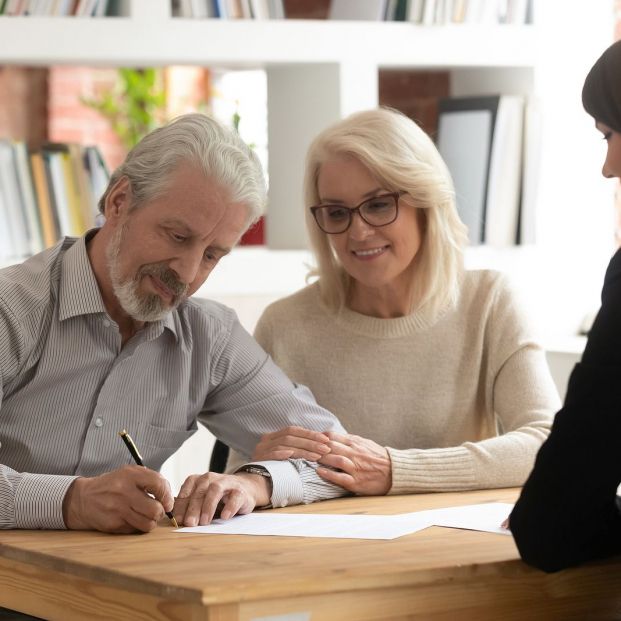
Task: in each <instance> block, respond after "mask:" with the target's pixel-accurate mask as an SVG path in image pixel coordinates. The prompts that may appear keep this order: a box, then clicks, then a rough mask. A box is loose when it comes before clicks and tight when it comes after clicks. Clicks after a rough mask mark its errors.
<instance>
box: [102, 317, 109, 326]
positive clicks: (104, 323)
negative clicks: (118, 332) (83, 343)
mask: <svg viewBox="0 0 621 621" xmlns="http://www.w3.org/2000/svg"><path fill="white" fill-rule="evenodd" d="M103 325H104V328H109V327H110V322H109V321H108V320H107V319H104V320H103Z"/></svg>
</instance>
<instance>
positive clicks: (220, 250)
mask: <svg viewBox="0 0 621 621" xmlns="http://www.w3.org/2000/svg"><path fill="white" fill-rule="evenodd" d="M207 250H211V251H215V252H217V253H218V254H219V255H220V256H221V257H223V256H225V255H227V254H229V252H231V250H232V248H225V247H224V246H214V245H213V244H210V245H209V246H207Z"/></svg>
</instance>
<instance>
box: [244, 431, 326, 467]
mask: <svg viewBox="0 0 621 621" xmlns="http://www.w3.org/2000/svg"><path fill="white" fill-rule="evenodd" d="M329 442H330V439H329V438H328V435H327V434H325V433H321V432H319V431H311V430H310V429H304V428H303V427H285V428H284V429H281V430H280V431H275V432H274V433H266V434H265V435H264V436H262V437H261V440H260V441H259V443H258V444H257V446H256V447H255V449H254V453H253V455H252V459H253V460H255V461H266V460H269V459H290V458H291V459H308V460H309V461H318V460H319V458H320V457H322V456H323V455H325V454H326V453H329V452H330V447H329Z"/></svg>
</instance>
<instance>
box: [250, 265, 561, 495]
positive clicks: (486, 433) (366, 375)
mask: <svg viewBox="0 0 621 621" xmlns="http://www.w3.org/2000/svg"><path fill="white" fill-rule="evenodd" d="M255 337H256V339H257V341H258V342H259V343H260V344H261V345H262V346H263V348H264V349H265V350H266V351H267V352H268V353H270V354H271V356H272V357H273V358H274V360H275V362H276V364H278V365H279V366H280V367H281V368H282V369H283V370H284V371H285V373H287V374H288V375H289V377H290V378H291V379H292V380H293V381H295V382H297V383H300V384H305V385H306V386H309V387H310V388H311V390H312V391H313V393H314V395H315V397H316V398H317V401H318V402H319V403H320V404H321V405H322V406H324V407H326V408H327V409H329V410H331V411H332V412H334V413H335V414H336V415H337V416H338V418H339V419H340V420H341V422H342V423H343V425H344V427H345V428H346V429H347V430H348V431H349V432H350V433H354V434H357V435H359V436H363V437H367V438H371V439H373V440H375V441H376V442H378V443H379V444H381V445H383V446H386V447H388V451H389V453H390V458H391V460H392V480H393V485H392V489H391V493H393V494H401V493H412V492H428V491H446V490H466V489H474V488H493V487H506V486H513V485H521V484H522V483H523V482H524V481H525V479H526V477H527V475H528V473H529V472H530V469H531V468H532V465H533V462H534V458H535V455H536V453H537V451H538V449H539V447H540V445H541V443H542V442H543V440H544V439H545V438H546V436H547V434H548V432H549V429H550V425H551V420H552V417H553V414H554V413H555V412H556V410H557V409H558V408H559V406H560V401H559V397H558V393H557V391H556V388H555V386H554V383H553V381H552V378H551V376H550V372H549V369H548V366H547V363H546V360H545V354H544V352H543V351H542V349H541V347H540V346H539V345H538V343H537V341H536V340H535V339H534V338H533V330H532V329H531V328H530V326H529V325H528V322H527V321H526V318H525V316H524V313H523V312H522V311H521V310H520V309H519V307H518V305H517V302H516V299H515V298H514V296H513V294H512V293H511V290H510V288H509V287H508V285H507V283H506V280H505V278H504V277H503V276H501V275H500V274H499V273H497V272H492V271H470V272H465V273H464V275H463V278H462V286H461V293H460V297H459V300H458V302H457V304H456V306H455V308H454V309H452V310H450V311H446V312H445V313H443V314H442V315H441V316H440V318H439V319H437V320H436V321H435V322H431V323H430V322H429V321H428V320H426V319H425V318H424V317H423V316H422V315H420V314H417V313H414V314H412V315H409V316H407V317H402V318H398V319H378V318H375V317H369V316H366V315H361V314H359V313H356V312H353V311H351V310H349V309H344V310H343V311H342V312H341V313H339V314H336V315H335V314H334V313H331V312H329V311H327V310H326V309H325V307H324V306H323V305H322V303H321V301H320V298H319V289H318V287H317V285H311V286H309V287H306V288H305V289H302V290H301V291H298V292H297V293H295V294H294V295H292V296H290V297H287V298H284V299H282V300H279V301H277V302H275V303H274V304H272V305H270V306H269V307H268V308H267V309H266V310H265V312H264V313H263V315H262V316H261V318H260V319H259V322H258V324H257V327H256V331H255Z"/></svg>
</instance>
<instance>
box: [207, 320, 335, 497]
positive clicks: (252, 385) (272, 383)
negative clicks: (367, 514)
mask: <svg viewBox="0 0 621 621" xmlns="http://www.w3.org/2000/svg"><path fill="white" fill-rule="evenodd" d="M212 376H213V377H212V383H213V385H214V386H215V388H214V390H212V391H211V392H210V394H209V395H208V397H207V401H206V403H205V408H204V410H203V413H202V414H201V421H202V422H203V423H204V424H205V425H206V426H207V427H208V428H209V430H210V431H211V432H212V433H213V434H214V435H215V436H216V437H218V438H219V439H220V440H222V441H223V442H225V443H226V444H228V445H229V446H230V447H231V448H232V449H234V450H235V451H237V452H239V453H241V454H242V455H251V454H252V453H253V451H254V447H255V446H256V444H257V443H258V441H259V439H260V438H261V436H262V435H263V434H264V433H269V432H273V431H276V430H278V429H282V428H283V427H287V426H290V425H295V426H300V427H305V428H307V429H312V430H315V431H328V430H332V431H339V432H341V433H344V432H345V430H344V429H343V427H342V425H341V424H340V422H339V421H338V419H337V418H336V417H335V416H334V415H333V414H332V413H331V412H329V411H328V410H326V409H324V408H322V407H320V406H319V405H318V404H317V402H316V401H315V398H314V397H313V395H312V393H311V392H310V390H309V389H308V388H306V387H305V386H302V385H299V384H294V383H293V382H291V380H289V378H287V376H286V375H285V374H284V373H283V371H281V370H280V369H279V368H278V367H277V366H276V365H275V364H274V362H273V361H272V359H271V358H270V357H269V356H268V355H267V354H266V353H265V351H263V349H261V347H260V346H259V345H258V344H257V342H256V341H255V340H254V339H253V338H252V337H251V336H250V335H249V334H248V333H247V332H246V331H245V330H244V329H243V327H242V326H241V325H240V324H239V322H238V321H237V320H235V321H234V322H233V325H232V329H231V333H230V337H229V338H228V339H226V341H225V342H224V343H223V345H222V348H221V351H220V352H218V354H217V356H216V360H215V363H214V365H213V371H212ZM253 463H260V465H262V466H264V467H265V468H266V469H267V470H268V471H269V472H270V475H271V476H272V486H273V487H272V499H271V501H272V505H273V506H275V507H284V506H287V505H293V504H300V503H310V502H315V501H317V500H325V499H328V498H335V497H338V496H343V495H345V494H346V493H347V492H346V491H345V490H344V489H343V488H341V487H339V486H337V485H334V484H332V483H328V482H327V481H324V480H323V479H322V478H321V477H320V476H319V475H318V474H317V472H316V468H317V464H316V463H315V462H309V461H306V460H301V459H291V460H288V461H283V462H278V461H266V462H253Z"/></svg>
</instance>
